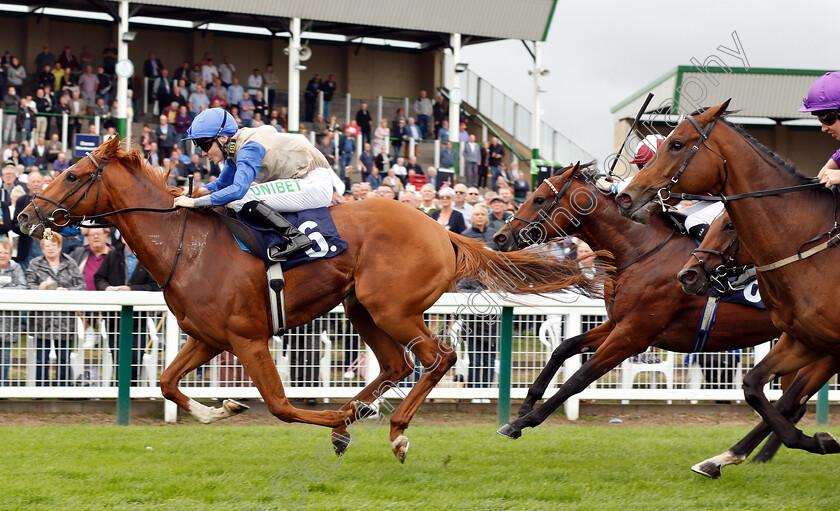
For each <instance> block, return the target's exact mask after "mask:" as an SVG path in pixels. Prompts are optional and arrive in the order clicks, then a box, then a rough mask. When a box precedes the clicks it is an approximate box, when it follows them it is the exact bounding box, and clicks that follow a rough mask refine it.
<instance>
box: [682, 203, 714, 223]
mask: <svg viewBox="0 0 840 511" xmlns="http://www.w3.org/2000/svg"><path fill="white" fill-rule="evenodd" d="M722 211H723V202H698V203H697V204H692V205H691V206H689V207H687V208H685V209H682V210H680V213H682V214H683V215H685V216H686V218H685V229H686V230H690V229H691V228H692V227H695V226H697V225H711V223H712V221H714V219H715V218H717V216H718V215H719V214H721V212H722Z"/></svg>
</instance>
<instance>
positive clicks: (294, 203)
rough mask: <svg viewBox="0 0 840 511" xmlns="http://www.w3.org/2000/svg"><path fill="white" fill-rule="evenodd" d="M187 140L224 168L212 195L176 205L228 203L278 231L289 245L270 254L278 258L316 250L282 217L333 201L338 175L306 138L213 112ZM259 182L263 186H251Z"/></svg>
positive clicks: (203, 116) (178, 200) (198, 120)
mask: <svg viewBox="0 0 840 511" xmlns="http://www.w3.org/2000/svg"><path fill="white" fill-rule="evenodd" d="M187 140H192V141H193V142H194V143H195V145H196V146H197V147H199V148H200V149H201V154H202V155H204V156H206V157H207V158H209V159H210V160H212V161H213V162H214V163H216V164H217V165H219V164H222V162H224V167H223V168H222V171H221V173H220V175H219V177H218V179H216V180H215V181H211V182H210V183H208V184H207V185H205V186H204V188H205V189H206V190H209V191H210V192H211V193H210V194H209V195H204V196H201V197H198V198H195V199H193V198H191V197H187V196H186V195H182V196H180V197H176V198H175V206H180V207H186V208H192V207H202V206H223V205H227V206H229V207H231V208H233V209H234V210H236V211H237V212H239V213H240V215H242V216H243V217H245V218H246V219H247V220H249V221H252V222H254V223H257V224H261V225H265V226H267V227H271V228H273V229H275V230H276V231H277V232H278V233H280V235H282V236H283V237H284V238H285V239H286V241H287V243H286V247H285V249H281V248H279V247H273V248H272V249H270V250H269V258H270V259H273V260H280V259H283V258H286V257H287V256H289V255H291V254H294V253H297V252H301V251H304V250H308V249H309V248H310V247H311V246H312V240H310V239H309V237H308V236H306V235H305V234H303V233H301V232H300V231H298V230H297V228H296V227H295V226H294V225H292V224H291V223H289V222H288V221H287V220H286V219H285V218H283V216H282V215H280V214H279V213H278V211H279V212H295V211H303V210H305V209H313V208H320V207H326V206H329V205H330V203H331V201H332V193H333V179H332V174H333V171H332V170H331V169H330V165H329V163H328V162H327V160H326V158H324V155H323V154H321V152H320V151H318V149H316V148H315V146H313V145H312V144H311V143H309V141H308V140H307V139H306V137H304V136H302V135H295V134H288V133H278V132H277V131H276V130H275V129H274V127H272V126H261V127H259V128H242V129H239V127H238V126H237V124H236V120H235V119H234V118H233V116H232V115H230V114H229V113H228V112H227V111H226V110H224V109H221V108H208V109H206V110H203V111H202V112H201V113H200V114H198V115H197V116H196V118H195V119H194V120H193V123H192V125H191V126H190V128H189V130H188V131H187ZM254 182H259V183H260V184H259V185H254V186H252V184H253V183H254Z"/></svg>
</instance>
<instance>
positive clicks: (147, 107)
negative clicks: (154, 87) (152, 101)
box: [143, 76, 149, 114]
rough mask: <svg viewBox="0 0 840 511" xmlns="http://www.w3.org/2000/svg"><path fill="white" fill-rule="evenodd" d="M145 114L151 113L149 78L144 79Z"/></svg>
mask: <svg viewBox="0 0 840 511" xmlns="http://www.w3.org/2000/svg"><path fill="white" fill-rule="evenodd" d="M143 113H144V114H147V113H149V77H148V76H147V77H144V78H143Z"/></svg>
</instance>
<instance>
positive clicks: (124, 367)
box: [103, 305, 134, 426]
mask: <svg viewBox="0 0 840 511" xmlns="http://www.w3.org/2000/svg"><path fill="white" fill-rule="evenodd" d="M133 325H134V307H133V306H131V305H123V306H122V309H121V310H120V340H119V346H120V357H119V366H118V367H119V369H117V370H118V371H119V374H118V375H117V384H118V388H119V390H118V393H117V424H118V425H120V426H128V419H129V416H130V411H131V397H130V391H131V347H132V344H133V343H132V342H131V340H132V339H131V337H132V335H131V331H132V327H133ZM103 342H105V341H103Z"/></svg>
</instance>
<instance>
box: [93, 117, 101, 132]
mask: <svg viewBox="0 0 840 511" xmlns="http://www.w3.org/2000/svg"><path fill="white" fill-rule="evenodd" d="M101 123H102V120H101V118H100V117H99V116H98V115H97V116H96V117H94V118H93V129H95V130H96V134H97V135H99V134H100V133H102V130H101V128H102V124H101Z"/></svg>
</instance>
